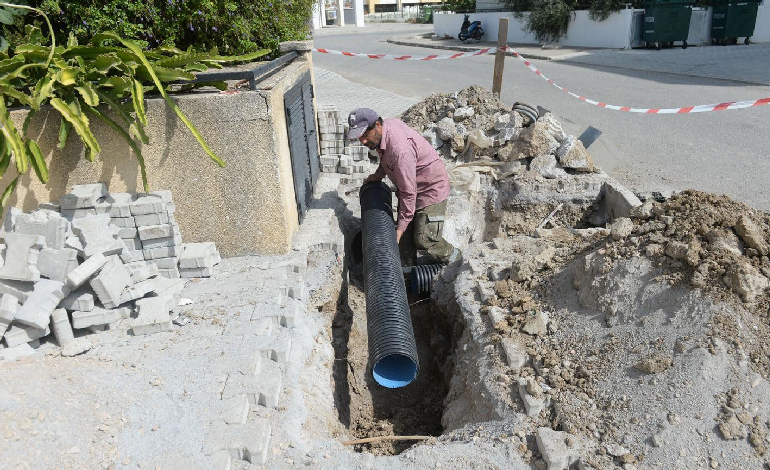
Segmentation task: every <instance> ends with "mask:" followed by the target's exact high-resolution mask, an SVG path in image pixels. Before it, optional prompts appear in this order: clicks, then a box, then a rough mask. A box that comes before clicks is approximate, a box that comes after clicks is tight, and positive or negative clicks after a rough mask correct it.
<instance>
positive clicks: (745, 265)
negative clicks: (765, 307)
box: [724, 259, 770, 302]
mask: <svg viewBox="0 0 770 470" xmlns="http://www.w3.org/2000/svg"><path fill="white" fill-rule="evenodd" d="M724 281H725V284H727V285H728V286H730V287H732V289H733V290H734V291H735V292H736V293H737V294H738V295H740V296H741V298H742V299H743V301H744V302H753V301H754V300H755V299H756V298H757V296H758V295H761V294H762V293H763V292H764V291H765V289H767V288H768V287H770V280H768V279H767V278H766V277H765V276H763V275H762V273H761V272H760V271H759V270H758V269H757V268H755V267H754V266H752V265H751V263H749V262H748V261H747V260H745V259H742V260H740V261H739V262H737V263H734V264H732V265H730V267H729V268H728V271H727V274H726V275H725V277H724Z"/></svg>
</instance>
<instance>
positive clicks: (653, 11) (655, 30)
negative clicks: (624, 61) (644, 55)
mask: <svg viewBox="0 0 770 470" xmlns="http://www.w3.org/2000/svg"><path fill="white" fill-rule="evenodd" d="M690 16H692V3H691V2H687V1H682V0H656V1H654V2H649V3H646V4H645V5H644V29H643V32H642V41H644V42H645V44H646V45H647V47H650V46H655V48H656V49H660V48H662V47H664V46H665V47H670V46H673V45H674V42H675V41H681V42H682V49H687V35H688V34H689V32H690Z"/></svg>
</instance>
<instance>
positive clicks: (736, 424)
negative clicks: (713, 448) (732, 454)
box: [719, 413, 748, 441]
mask: <svg viewBox="0 0 770 470" xmlns="http://www.w3.org/2000/svg"><path fill="white" fill-rule="evenodd" d="M719 432H720V433H721V434H722V437H723V438H724V439H726V440H728V441H734V440H737V439H746V436H748V433H747V432H746V425H744V424H743V423H741V422H740V421H739V420H738V418H737V417H736V416H735V415H734V414H732V413H730V414H729V415H728V416H723V417H722V418H721V420H720V422H719Z"/></svg>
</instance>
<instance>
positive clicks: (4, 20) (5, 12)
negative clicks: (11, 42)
mask: <svg viewBox="0 0 770 470" xmlns="http://www.w3.org/2000/svg"><path fill="white" fill-rule="evenodd" d="M22 3H23V2H22ZM20 6H26V5H20ZM26 14H27V10H26V9H24V8H10V7H0V24H4V25H12V24H15V23H16V20H17V18H18V17H20V16H25V15H26ZM7 50H8V40H7V39H5V36H3V35H2V34H0V51H2V52H5V51H7Z"/></svg>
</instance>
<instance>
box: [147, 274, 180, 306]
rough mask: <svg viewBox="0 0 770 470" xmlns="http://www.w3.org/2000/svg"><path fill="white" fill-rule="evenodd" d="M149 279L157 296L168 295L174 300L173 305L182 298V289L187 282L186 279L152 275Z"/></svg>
mask: <svg viewBox="0 0 770 470" xmlns="http://www.w3.org/2000/svg"><path fill="white" fill-rule="evenodd" d="M150 281H151V282H152V283H153V285H154V286H155V294H157V295H158V296H163V295H170V296H171V297H172V298H173V300H174V305H176V303H177V302H179V299H181V298H182V291H183V290H184V287H185V286H186V285H187V283H188V282H189V281H188V280H186V279H169V278H164V277H153V278H152V279H150Z"/></svg>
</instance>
